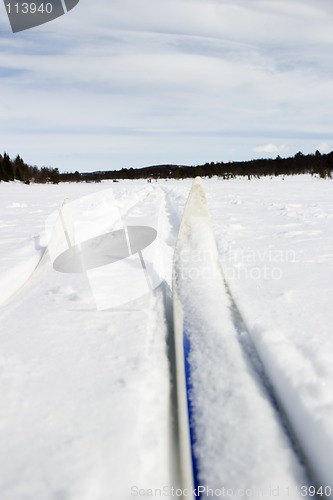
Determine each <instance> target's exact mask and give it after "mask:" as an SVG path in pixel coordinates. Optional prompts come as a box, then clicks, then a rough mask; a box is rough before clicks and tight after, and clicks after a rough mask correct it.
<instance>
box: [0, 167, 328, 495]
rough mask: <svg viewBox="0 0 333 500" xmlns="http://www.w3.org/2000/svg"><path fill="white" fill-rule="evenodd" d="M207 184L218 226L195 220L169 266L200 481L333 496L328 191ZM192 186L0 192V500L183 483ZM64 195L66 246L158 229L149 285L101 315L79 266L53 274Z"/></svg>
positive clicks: (292, 181)
mask: <svg viewBox="0 0 333 500" xmlns="http://www.w3.org/2000/svg"><path fill="white" fill-rule="evenodd" d="M204 186H205V190H206V196H207V203H208V207H209V212H210V215H211V220H212V228H213V233H212V232H211V229H210V226H209V224H208V225H207V223H206V216H205V217H200V215H199V214H198V213H197V214H195V215H193V218H192V219H191V221H190V222H189V224H190V228H191V231H190V232H189V233H188V234H190V235H191V236H188V238H187V239H185V243H184V245H185V246H184V254H183V259H182V262H181V266H180V267H181V268H179V273H180V274H179V280H180V281H179V286H180V287H181V288H182V291H181V294H182V295H181V297H182V301H183V302H184V304H186V322H187V324H188V326H189V329H190V331H191V344H192V352H191V363H192V377H193V393H192V395H191V397H192V398H193V403H194V405H195V408H196V413H195V422H196V426H197V442H196V446H195V453H196V456H197V457H198V462H199V474H200V477H199V478H200V482H201V483H202V484H203V485H207V486H209V487H211V488H226V489H227V488H229V493H228V494H225V495H223V496H224V498H230V499H231V498H246V497H248V498H265V499H267V500H268V499H270V498H272V496H277V497H278V498H281V499H283V500H284V499H287V498H290V499H293V498H298V497H299V492H300V491H301V489H300V488H301V487H302V486H307V485H309V484H315V485H316V487H319V486H323V487H325V486H331V487H333V484H332V481H333V479H332V472H331V471H332V470H333V391H332V387H333V370H332V361H331V358H332V352H333V345H332V344H333V340H332V329H331V325H332V322H333V317H332V314H333V313H332V306H331V302H332V299H331V297H332V283H333V224H332V219H333V198H332V188H333V184H332V182H331V181H330V180H321V179H317V178H311V177H308V176H299V177H295V178H286V179H284V180H283V179H282V178H276V179H261V180H251V181H247V180H244V179H235V180H228V181H221V180H218V179H212V180H205V181H204ZM190 188H191V182H190V181H178V182H177V181H167V182H164V181H160V182H158V183H157V184H154V183H153V184H150V185H147V183H145V182H144V181H133V182H131V181H122V182H119V183H108V182H106V183H102V184H78V185H76V184H64V185H62V184H60V185H58V186H53V185H43V186H39V185H29V186H26V185H22V184H20V183H9V184H4V183H3V184H0V229H1V239H0V304H1V310H0V394H1V405H0V442H1V447H0V463H1V469H0V499H1V500H36V499H43V500H109V499H110V498H115V499H117V500H123V499H124V500H125V499H130V498H134V497H135V496H136V497H139V496H140V497H141V498H144V497H149V496H150V497H152V496H153V497H154V495H152V494H151V492H153V493H156V495H155V497H156V498H159V497H160V496H161V495H158V491H157V492H154V489H163V488H166V489H165V490H163V492H165V493H166V494H165V495H163V498H172V494H171V490H170V488H171V487H173V486H174V487H175V488H176V487H180V486H181V485H180V483H179V477H178V466H177V453H176V451H177V446H176V443H175V442H174V427H175V419H174V415H173V402H174V399H173V387H174V380H173V379H172V377H171V373H172V370H171V365H172V359H171V352H170V334H171V333H172V322H171V321H170V313H171V311H170V288H171V278H172V259H173V251H174V247H175V243H176V238H177V234H178V230H179V226H180V220H181V217H182V213H183V210H184V206H185V202H186V199H187V196H188V193H189V191H190ZM65 199H69V200H70V201H71V202H72V201H73V200H74V201H75V204H74V205H73V204H72V207H76V208H75V210H74V211H73V212H72V223H69V224H67V226H68V227H67V229H68V234H69V238H72V237H73V238H75V244H76V243H80V242H84V241H86V240H88V239H89V238H95V237H96V236H98V235H101V234H104V233H107V232H108V231H115V230H117V229H119V228H121V227H123V226H124V225H126V224H128V225H137V226H140V225H142V226H149V227H153V228H155V229H156V231H157V233H158V249H157V250H156V249H155V250H156V251H154V252H153V251H152V253H151V255H152V257H151V262H153V264H152V265H151V268H150V270H149V272H150V273H151V275H152V272H153V271H154V270H156V275H155V281H152V282H151V283H150V285H151V286H150V288H152V290H151V291H148V293H144V294H141V295H140V294H139V295H140V296H136V297H135V298H134V300H132V301H130V302H128V303H126V304H122V305H121V304H117V305H116V306H115V307H112V304H110V301H109V303H108V304H106V305H107V307H104V306H103V307H100V308H99V307H98V304H97V302H98V297H97V300H96V293H95V292H94V286H92V284H91V280H90V279H89V275H88V274H87V273H81V274H80V273H62V272H57V271H56V270H55V269H54V268H53V262H54V259H55V254H56V252H55V253H54V254H52V251H53V250H54V249H55V248H57V245H58V244H59V238H56V239H55V240H53V241H56V242H57V243H54V245H55V246H52V245H50V247H49V251H46V249H47V244H48V242H50V238H51V235H52V234H55V233H54V232H52V231H54V228H55V224H56V220H57V218H58V220H59V209H60V208H61V206H62V204H63V202H64V200H65ZM80 207H81V208H80ZM65 210H66V209H65ZM134 219H135V220H136V223H133V220H134ZM66 220H67V221H68V220H71V218H70V216H68V214H67V215H66ZM71 224H72V225H71ZM45 226H46V229H45ZM73 228H74V229H73ZM60 232H61V231H60ZM213 234H214V236H213ZM215 241H216V243H215ZM190 243H191V244H190ZM61 245H63V242H60V246H61ZM186 245H188V248H187V249H186ZM52 248H53V250H52ZM57 252H58V254H59V253H61V250H59V248H58V249H57ZM157 256H158V257H159V258H157ZM148 260H149V259H148ZM36 267H37V269H36ZM35 269H36V270H35ZM149 272H148V274H149ZM122 276H123V278H122V279H123V286H124V287H125V289H126V286H127V287H128V290H131V289H132V288H134V286H135V283H134V280H133V276H131V275H130V274H128V273H127V282H126V283H125V282H124V274H123V275H122ZM221 276H224V278H225V280H226V282H227V284H228V287H229V288H228V287H226V286H225V284H224V283H223V280H221ZM199 278H200V279H199ZM186 282H187V284H186ZM95 288H96V287H95ZM97 288H98V286H97ZM190 290H191V291H190ZM111 291H112V293H115V289H114V287H112V284H109V292H110V293H111ZM137 295H138V294H137ZM115 297H116V293H115ZM235 304H236V305H237V310H236V311H235ZM110 305H111V307H110ZM256 351H257V353H258V354H259V356H260V358H261V360H262V362H263V366H259V365H258V361H257V356H256ZM263 372H264V373H266V375H267V377H268V378H269V379H270V380H271V383H272V386H273V387H274V389H275V392H276V394H275V395H276V398H277V403H278V405H279V406H278V408H279V409H278V408H277V407H276V402H275V400H273V399H272V395H271V392H270V389H271V388H270V387H267V385H265V380H264V379H263ZM281 408H283V410H284V411H285V412H286V415H287V421H288V425H289V427H288V429H287V428H286V425H287V424H286V420H285V418H284V415H281V410H280V409H281ZM290 429H291V430H290ZM290 432H292V433H293V435H292V439H290V435H289V434H288V433H290ZM292 443H294V444H296V448H295V447H294V445H293V444H292ZM299 449H302V451H303V453H304V456H305V457H306V468H304V467H303V465H302V463H301V457H300V455H299ZM309 474H310V476H309ZM313 478H314V479H315V480H316V483H314V482H313ZM244 488H250V489H252V491H251V492H250V491H249V492H248V494H247V495H245V494H243V495H242V492H241V491H240V490H242V489H244ZM139 489H141V490H142V491H141V493H140V495H139V491H140V490H139ZM231 490H232V491H231ZM249 493H251V496H250V494H249ZM216 497H217V495H216Z"/></svg>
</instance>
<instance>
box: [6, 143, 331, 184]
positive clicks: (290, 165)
mask: <svg viewBox="0 0 333 500" xmlns="http://www.w3.org/2000/svg"><path fill="white" fill-rule="evenodd" d="M332 172H333V151H332V152H330V153H327V154H322V153H320V152H319V151H316V152H315V153H314V154H307V155H305V154H303V153H302V152H299V153H296V154H295V155H294V156H293V157H290V158H281V157H280V156H277V157H276V158H275V159H264V158H262V159H256V160H250V161H238V162H235V161H234V162H228V163H224V162H223V161H218V162H210V163H205V164H203V165H195V166H190V165H154V166H149V167H142V168H122V169H120V170H102V171H92V172H82V173H80V172H78V171H75V172H74V173H73V172H64V173H60V172H59V170H58V169H57V168H50V167H42V168H39V167H37V166H30V165H28V164H26V163H25V162H24V161H23V160H22V158H21V157H20V156H19V155H17V156H16V158H15V159H11V158H10V157H9V155H8V154H7V153H4V154H3V155H0V181H5V182H9V181H14V180H17V181H21V182H24V183H25V184H30V182H35V183H53V184H58V183H59V182H100V181H102V180H104V179H110V180H114V181H117V180H120V179H150V180H152V179H186V178H194V177H196V176H201V177H213V176H218V177H221V178H223V179H230V178H234V177H239V176H245V177H247V178H248V179H251V178H260V177H263V176H271V177H272V176H279V175H280V176H286V175H298V174H311V175H317V176H319V177H321V178H323V179H325V178H331V177H332Z"/></svg>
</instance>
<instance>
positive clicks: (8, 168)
mask: <svg viewBox="0 0 333 500" xmlns="http://www.w3.org/2000/svg"><path fill="white" fill-rule="evenodd" d="M15 180H16V181H21V182H24V183H25V184H30V182H37V183H43V184H45V183H46V182H52V183H54V184H56V183H58V182H60V174H59V170H58V169H57V168H50V167H42V168H38V167H37V166H31V165H28V164H27V163H25V162H24V161H23V160H22V158H21V157H20V155H17V156H16V158H15V159H11V158H10V157H9V155H8V154H7V153H4V154H3V155H1V154H0V181H5V182H9V181H15Z"/></svg>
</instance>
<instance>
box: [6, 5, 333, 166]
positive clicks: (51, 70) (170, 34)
mask: <svg viewBox="0 0 333 500" xmlns="http://www.w3.org/2000/svg"><path fill="white" fill-rule="evenodd" d="M332 26H333V2H332V0H311V1H310V0H229V1H227V0H90V1H89V0H80V2H79V3H78V5H77V6H76V7H75V8H74V9H72V10H71V11H70V12H68V13H67V14H66V15H64V16H62V17H59V18H58V19H56V20H54V21H52V22H49V23H47V24H44V25H42V26H38V27H35V28H33V29H30V30H26V31H22V32H19V33H15V34H13V33H12V31H11V28H10V24H9V21H8V18H7V14H6V10H5V7H4V4H3V3H2V2H1V5H0V153H3V152H4V151H6V152H7V153H8V154H9V155H10V156H11V157H15V156H16V155H17V154H20V155H21V156H22V157H23V159H24V160H25V161H26V162H27V163H29V164H31V165H38V166H39V167H42V166H50V167H53V168H58V169H59V170H60V171H61V172H65V171H75V170H79V171H82V172H84V171H95V170H108V169H120V168H123V167H126V168H129V167H133V168H136V167H142V166H146V165H155V164H165V163H172V164H185V165H198V164H202V163H205V162H211V161H224V162H227V161H233V160H250V159H253V158H266V157H272V158H275V157H276V156H277V155H280V156H282V157H286V156H293V155H294V154H296V153H297V152H298V151H302V152H303V153H313V152H315V151H316V150H317V149H318V150H319V151H320V152H321V153H327V152H329V151H331V150H333V64H332V62H333V30H332Z"/></svg>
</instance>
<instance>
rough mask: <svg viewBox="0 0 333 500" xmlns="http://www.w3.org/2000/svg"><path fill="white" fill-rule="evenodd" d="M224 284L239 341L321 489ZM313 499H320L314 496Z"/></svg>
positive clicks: (305, 466)
mask: <svg viewBox="0 0 333 500" xmlns="http://www.w3.org/2000/svg"><path fill="white" fill-rule="evenodd" d="M224 284H225V287H226V291H227V294H228V296H229V299H230V302H231V315H232V320H233V324H234V327H235V330H236V332H237V334H238V341H239V343H240V345H241V347H242V349H243V351H244V353H245V355H246V358H247V359H248V362H249V363H250V365H251V367H252V369H253V371H254V373H255V374H256V375H257V377H258V379H259V382H260V383H261V385H262V387H263V389H264V391H265V393H266V395H267V398H268V399H269V401H270V403H271V405H272V407H273V409H274V411H275V414H276V415H277V418H278V420H279V422H280V424H281V426H282V428H283V429H284V431H285V434H286V436H287V438H288V440H289V443H290V445H291V447H292V448H293V450H294V451H295V453H296V455H297V457H298V459H299V461H300V463H301V464H302V466H303V467H304V470H305V472H306V474H307V476H308V479H309V480H310V484H315V485H316V486H317V487H318V488H319V487H320V481H319V480H318V479H317V477H316V475H315V473H314V471H313V470H312V467H311V465H310V463H309V460H308V459H307V456H306V453H305V452H304V449H303V445H302V442H301V440H300V439H299V437H298V436H297V433H296V432H295V430H294V428H293V425H292V423H291V421H290V419H289V416H288V411H287V410H286V408H285V406H284V404H283V402H282V401H281V399H280V398H279V396H278V392H277V390H276V388H275V387H274V384H273V382H272V380H271V378H270V377H269V375H268V373H267V371H266V369H265V363H264V360H263V359H262V358H261V356H260V355H259V353H258V351H257V349H256V346H255V344H254V342H253V340H252V338H251V334H250V331H249V329H248V327H247V325H246V321H245V319H244V318H243V316H242V314H241V312H240V310H239V307H238V305H237V303H236V301H235V299H234V297H233V295H232V293H231V290H230V286H229V284H228V282H227V281H226V279H225V278H224ZM318 488H316V489H318ZM313 498H318V497H316V496H314V497H313ZM321 498H323V497H321Z"/></svg>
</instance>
